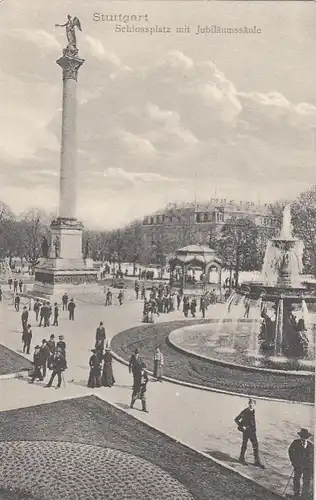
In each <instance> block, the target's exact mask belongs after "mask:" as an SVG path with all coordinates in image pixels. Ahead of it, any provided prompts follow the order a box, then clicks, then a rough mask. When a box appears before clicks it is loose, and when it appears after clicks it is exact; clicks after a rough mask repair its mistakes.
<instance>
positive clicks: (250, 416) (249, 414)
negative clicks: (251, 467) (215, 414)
mask: <svg viewBox="0 0 316 500" xmlns="http://www.w3.org/2000/svg"><path fill="white" fill-rule="evenodd" d="M255 405H256V402H255V400H254V399H249V401H248V407H247V408H245V409H244V410H243V411H242V412H241V413H240V414H239V415H238V416H237V417H236V418H235V422H236V424H237V426H238V430H239V431H240V432H242V435H243V438H242V445H241V450H240V457H239V462H240V463H241V464H244V465H247V462H246V460H245V453H246V450H247V444H248V440H249V441H250V442H251V444H252V447H253V454H254V458H255V466H256V467H261V468H262V469H264V468H265V467H264V465H263V464H262V463H261V462H260V459H259V446H258V440H257V429H256V416H255Z"/></svg>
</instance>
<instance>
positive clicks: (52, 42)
mask: <svg viewBox="0 0 316 500" xmlns="http://www.w3.org/2000/svg"><path fill="white" fill-rule="evenodd" d="M10 33H11V36H13V37H15V38H19V39H21V40H23V41H28V42H32V43H34V44H35V45H37V47H38V48H39V49H40V50H41V49H42V48H46V49H51V50H59V51H60V50H61V44H60V43H59V42H58V40H57V39H56V37H55V36H54V35H52V34H51V33H48V32H47V31H44V30H31V29H13V30H11V32H10Z"/></svg>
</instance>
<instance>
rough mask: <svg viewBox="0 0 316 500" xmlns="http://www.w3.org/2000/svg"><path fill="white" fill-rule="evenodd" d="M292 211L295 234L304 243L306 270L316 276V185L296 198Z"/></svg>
mask: <svg viewBox="0 0 316 500" xmlns="http://www.w3.org/2000/svg"><path fill="white" fill-rule="evenodd" d="M291 213H292V224H293V232H294V236H296V237H297V238H299V239H301V240H303V243H304V255H303V263H304V271H305V272H307V273H312V274H313V275H314V276H316V186H313V187H311V188H310V189H308V190H307V191H305V192H304V193H302V194H301V195H300V196H299V197H298V198H297V200H295V202H294V203H293V204H292V206H291Z"/></svg>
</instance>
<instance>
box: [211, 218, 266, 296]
mask: <svg viewBox="0 0 316 500" xmlns="http://www.w3.org/2000/svg"><path fill="white" fill-rule="evenodd" d="M257 237H258V228H257V226H256V224H255V223H254V222H253V221H252V219H250V218H249V217H231V218H230V219H229V220H228V221H227V222H225V224H224V225H223V227H222V230H221V234H220V237H219V239H218V241H217V245H216V246H217V251H218V253H219V254H220V255H221V257H222V259H223V261H224V266H225V265H226V266H227V267H228V268H229V269H230V270H232V269H234V270H235V283H236V287H237V286H238V282H239V272H240V271H241V270H243V271H251V270H253V269H257V268H258V262H257V259H256V246H257Z"/></svg>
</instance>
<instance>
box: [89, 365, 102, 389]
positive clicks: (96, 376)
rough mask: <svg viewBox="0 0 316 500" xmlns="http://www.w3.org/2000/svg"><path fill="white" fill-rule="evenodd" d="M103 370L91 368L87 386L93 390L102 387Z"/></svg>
mask: <svg viewBox="0 0 316 500" xmlns="http://www.w3.org/2000/svg"><path fill="white" fill-rule="evenodd" d="M100 379H101V370H100V369H99V368H90V373H89V379H88V384H87V386H88V387H90V388H91V389H94V388H95V387H101V380H100Z"/></svg>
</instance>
